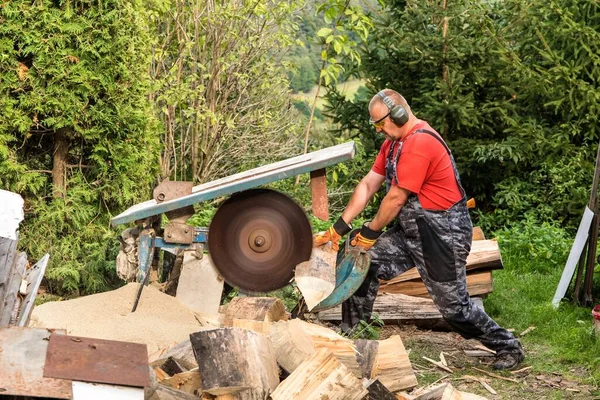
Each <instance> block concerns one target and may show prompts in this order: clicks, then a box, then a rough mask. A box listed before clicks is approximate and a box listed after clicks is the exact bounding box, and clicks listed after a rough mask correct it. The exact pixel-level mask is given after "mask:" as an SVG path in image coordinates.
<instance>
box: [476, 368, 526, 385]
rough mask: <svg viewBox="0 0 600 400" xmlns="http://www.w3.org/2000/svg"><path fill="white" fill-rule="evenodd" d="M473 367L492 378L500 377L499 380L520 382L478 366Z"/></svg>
mask: <svg viewBox="0 0 600 400" xmlns="http://www.w3.org/2000/svg"><path fill="white" fill-rule="evenodd" d="M473 369H474V370H475V371H479V372H481V373H484V374H486V375H488V376H491V377H492V378H496V379H501V380H503V381H508V382H514V383H520V382H519V381H518V380H516V379H513V378H505V377H503V376H500V375H496V374H493V373H491V372H488V371H485V370H483V369H479V368H477V367H473Z"/></svg>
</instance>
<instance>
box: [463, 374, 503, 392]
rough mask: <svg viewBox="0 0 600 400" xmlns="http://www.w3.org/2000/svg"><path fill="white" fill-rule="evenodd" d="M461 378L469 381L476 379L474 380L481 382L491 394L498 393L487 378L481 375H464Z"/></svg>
mask: <svg viewBox="0 0 600 400" xmlns="http://www.w3.org/2000/svg"><path fill="white" fill-rule="evenodd" d="M460 379H466V380H469V381H474V382H479V383H480V384H481V386H483V387H484V388H485V390H487V391H488V392H490V393H491V394H498V393H497V392H496V391H495V390H494V388H492V387H491V386H490V385H489V384H488V383H487V382H486V379H485V378H481V377H479V376H473V375H464V376H463V377H461V378H460Z"/></svg>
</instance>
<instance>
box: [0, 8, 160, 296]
mask: <svg viewBox="0 0 600 400" xmlns="http://www.w3.org/2000/svg"><path fill="white" fill-rule="evenodd" d="M144 7H145V5H144V4H143V2H141V1H137V0H134V1H121V0H105V1H101V2H96V1H85V2H82V1H76V2H74V1H62V0H60V1H59V0H55V1H50V0H37V1H34V2H23V1H14V2H5V3H3V4H2V5H0V110H2V111H1V112H0V185H1V187H3V188H4V189H8V190H12V191H16V192H19V193H20V194H22V195H23V197H24V198H25V201H26V203H25V204H26V216H25V222H24V225H23V226H22V228H21V241H20V244H21V246H23V247H24V248H25V249H26V250H27V252H28V253H29V255H30V256H31V257H32V258H39V257H40V256H41V255H43V254H44V253H45V252H49V253H50V254H51V258H50V265H49V270H48V272H47V274H46V276H47V278H49V281H50V284H51V288H52V289H55V290H65V291H71V292H73V291H75V292H76V291H78V290H79V289H84V290H86V291H94V290H99V289H101V288H103V287H104V284H105V283H106V280H105V277H110V276H111V275H112V276H114V273H112V274H111V271H113V270H114V267H113V264H114V254H112V253H111V252H112V251H113V250H114V246H113V245H114V242H115V241H114V240H110V239H111V238H112V236H113V233H111V231H110V230H109V228H108V219H109V217H110V215H111V214H112V213H114V212H116V211H121V210H123V209H124V208H125V207H127V206H129V205H131V204H132V203H134V202H137V201H139V200H140V199H141V198H145V197H146V196H147V194H148V193H149V189H150V185H151V183H152V181H153V180H154V177H155V171H156V168H155V166H156V159H157V149H158V146H157V145H158V141H157V135H155V132H156V129H155V128H156V124H155V123H154V119H153V118H152V109H151V107H150V103H149V102H148V98H147V93H148V90H149V83H150V81H149V78H148V75H147V71H148V66H149V58H148V55H149V54H150V51H149V47H148V45H147V43H149V34H148V28H147V25H146V20H147V15H146V13H145V11H144V9H145V8H144Z"/></svg>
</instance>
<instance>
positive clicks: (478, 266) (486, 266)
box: [379, 227, 503, 298]
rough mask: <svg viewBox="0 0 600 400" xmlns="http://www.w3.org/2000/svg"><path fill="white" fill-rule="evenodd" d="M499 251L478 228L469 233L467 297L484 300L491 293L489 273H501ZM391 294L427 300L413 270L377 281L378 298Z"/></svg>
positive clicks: (425, 292) (426, 295) (424, 290)
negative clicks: (497, 271) (386, 279)
mask: <svg viewBox="0 0 600 400" xmlns="http://www.w3.org/2000/svg"><path fill="white" fill-rule="evenodd" d="M502 268H503V264H502V256H501V255H500V247H499V246H498V242H496V241H495V240H485V238H484V236H483V232H482V231H481V229H480V228H479V227H475V228H474V229H473V243H472V245H471V252H470V253H469V256H468V257H467V291H468V292H469V294H470V295H471V296H484V295H486V294H488V293H490V292H491V291H492V290H493V286H492V270H494V269H502ZM383 293H392V294H404V295H407V296H415V297H424V298H430V296H429V294H428V293H427V289H426V288H425V285H424V284H423V281H422V280H421V276H420V275H419V272H418V271H417V268H411V269H410V270H408V271H406V272H405V273H403V274H401V275H398V276H397V277H395V278H393V279H391V280H389V281H381V282H380V287H379V294H383Z"/></svg>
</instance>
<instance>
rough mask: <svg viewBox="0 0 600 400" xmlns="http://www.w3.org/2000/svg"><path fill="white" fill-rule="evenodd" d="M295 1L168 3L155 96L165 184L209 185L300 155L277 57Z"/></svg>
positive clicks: (289, 38) (162, 12)
mask: <svg viewBox="0 0 600 400" xmlns="http://www.w3.org/2000/svg"><path fill="white" fill-rule="evenodd" d="M298 6H299V3H298V2H296V1H292V2H279V1H274V0H257V1H252V2H242V1H215V0H209V1H206V2H195V3H190V2H187V1H183V0H174V1H172V2H170V1H166V2H165V3H164V4H163V8H159V9H157V10H156V11H155V12H154V16H153V21H154V23H155V26H156V34H155V37H156V38H157V39H156V42H155V43H154V49H153V60H152V68H151V76H152V79H153V81H154V88H155V90H154V92H153V94H152V99H153V100H154V102H155V106H156V109H157V110H159V111H160V114H161V119H162V122H163V125H164V128H165V130H164V136H163V143H164V148H163V151H162V155H161V159H160V170H161V178H167V177H170V178H171V179H179V180H193V181H195V182H205V181H210V180H214V179H216V178H218V177H222V176H224V175H228V174H231V173H233V172H239V171H240V170H242V169H245V168H248V167H252V166H255V165H256V164H257V163H261V164H263V163H264V160H265V159H270V160H273V159H276V158H283V157H289V156H290V155H292V154H294V153H296V152H297V148H298V141H297V135H296V121H297V113H296V111H295V109H293V108H292V105H291V98H290V90H289V82H288V80H287V71H288V69H289V68H287V65H286V64H285V63H283V62H282V54H283V52H284V51H285V50H286V49H288V48H289V47H290V46H291V45H292V44H293V43H294V36H295V32H296V29H297V25H296V21H295V19H294V18H292V13H293V12H294V10H296V8H297V7H298Z"/></svg>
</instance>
